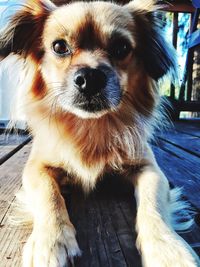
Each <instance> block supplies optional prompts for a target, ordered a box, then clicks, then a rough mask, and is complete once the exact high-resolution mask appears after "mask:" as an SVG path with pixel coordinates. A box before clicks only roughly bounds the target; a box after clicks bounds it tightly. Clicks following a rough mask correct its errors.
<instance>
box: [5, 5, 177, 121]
mask: <svg viewBox="0 0 200 267" xmlns="http://www.w3.org/2000/svg"><path fill="white" fill-rule="evenodd" d="M139 2H140V1H133V2H131V3H129V5H126V6H118V5H116V4H113V3H106V2H90V3H84V2H78V3H72V4H68V5H65V6H62V7H56V6H54V5H53V4H52V3H50V2H49V1H43V0H30V1H28V3H27V5H26V6H25V7H24V8H23V9H22V10H21V11H20V12H18V13H17V14H16V16H15V17H14V18H13V19H12V21H11V24H10V25H9V27H8V28H7V29H6V31H5V32H4V34H3V38H4V39H3V38H1V39H0V46H4V47H5V46H10V43H12V45H11V46H10V49H11V51H13V52H14V53H18V54H20V55H22V56H23V57H26V58H27V59H28V61H29V62H31V64H34V65H35V68H36V69H37V74H36V77H35V78H34V82H33V84H32V86H31V88H30V90H31V94H32V96H33V97H34V98H35V100H37V99H41V98H45V97H47V96H49V98H51V99H54V100H52V101H56V104H57V107H58V108H59V109H61V110H62V112H66V113H68V112H69V113H72V114H75V115H76V116H78V117H81V118H95V117H101V116H103V115H105V114H106V113H108V112H109V113H110V112H117V111H119V110H120V108H121V107H122V106H123V105H127V104H129V105H130V103H128V102H131V105H132V104H133V105H135V109H136V110H138V109H140V110H141V113H145V112H146V111H147V110H148V112H151V110H152V109H153V107H154V104H155V103H154V102H155V101H154V100H155V95H154V94H155V92H152V88H150V86H149V83H150V80H153V79H154V80H156V81H157V80H158V79H159V78H160V77H162V76H163V75H164V74H166V73H167V72H168V71H169V69H170V68H171V67H172V66H173V64H174V61H173V55H170V54H171V50H170V48H168V47H167V46H166V44H165V42H164V39H163V38H162V36H161V35H160V33H159V30H158V28H157V26H156V25H155V22H154V17H153V15H152V9H153V4H152V3H151V1H149V0H148V1H147V0H146V1H143V2H146V3H143V4H142V5H141V4H138V3H139ZM127 99H128V100H127ZM127 101H128V102H127ZM138 103H139V104H138ZM51 105H53V102H51V104H49V106H51Z"/></svg>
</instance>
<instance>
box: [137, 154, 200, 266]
mask: <svg viewBox="0 0 200 267" xmlns="http://www.w3.org/2000/svg"><path fill="white" fill-rule="evenodd" d="M147 159H148V160H146V163H145V166H144V167H143V168H142V169H141V171H140V173H139V174H138V175H137V177H136V179H135V195H136V201H137V222H136V228H137V232H138V237H137V246H138V249H139V250H140V252H141V254H142V261H143V266H145V267H196V266H200V262H199V259H198V257H197V255H196V254H195V253H194V251H193V250H192V249H191V248H190V247H189V245H188V244H187V243H186V242H185V241H184V240H183V239H182V238H181V237H180V236H178V235H177V234H176V232H175V231H174V230H173V228H172V225H171V220H170V216H171V215H170V191H169V190H170V189H169V184H168V181H167V179H166V177H165V176H164V174H163V173H162V172H161V170H160V169H159V167H158V166H157V164H156V162H155V160H154V157H153V154H152V152H151V151H150V149H149V150H148V156H147ZM149 159H150V160H149Z"/></svg>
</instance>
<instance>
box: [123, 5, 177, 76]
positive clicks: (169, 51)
mask: <svg viewBox="0 0 200 267" xmlns="http://www.w3.org/2000/svg"><path fill="white" fill-rule="evenodd" d="M125 7H126V8H128V10H129V12H130V13H131V14H132V16H133V20H134V21H135V26H136V34H137V36H136V38H137V41H136V43H137V47H136V53H137V54H138V56H139V58H141V60H142V61H143V64H144V68H145V69H146V71H147V72H148V74H149V75H150V76H151V77H152V78H153V79H154V80H156V81H157V80H158V79H159V78H161V77H162V76H164V75H165V74H167V73H168V72H170V71H171V73H172V74H173V75H176V68H177V67H176V65H177V64H176V53H175V49H174V48H173V47H172V45H170V44H168V43H167V41H166V40H165V38H164V36H163V34H162V31H161V29H160V25H159V21H158V18H156V15H155V13H156V11H157V10H159V6H156V5H155V1H153V0H143V1H141V0H134V1H131V2H130V3H129V4H127V5H126V6H125Z"/></svg>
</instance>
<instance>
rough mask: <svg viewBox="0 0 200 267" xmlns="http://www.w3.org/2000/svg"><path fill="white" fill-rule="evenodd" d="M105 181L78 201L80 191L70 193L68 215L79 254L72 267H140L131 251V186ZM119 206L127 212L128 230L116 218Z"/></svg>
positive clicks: (122, 220) (133, 243) (135, 250)
mask: <svg viewBox="0 0 200 267" xmlns="http://www.w3.org/2000/svg"><path fill="white" fill-rule="evenodd" d="M106 178H107V179H105V180H103V181H102V182H100V183H99V185H97V189H96V190H95V191H94V192H92V193H90V194H89V195H87V196H84V197H82V196H83V193H80V192H81V190H80V191H79V192H78V191H76V190H73V189H72V191H71V192H72V195H73V198H72V199H71V200H70V203H69V202H68V206H69V213H70V218H71V219H72V222H73V223H74V225H75V227H76V229H77V238H78V240H79V244H80V247H81V249H82V251H83V255H82V257H81V258H80V259H78V260H77V261H76V266H77V267H78V266H80V267H88V266H98V264H100V266H116V267H126V266H131V265H133V264H134V267H141V262H140V257H139V254H138V252H137V249H136V247H135V238H136V234H135V232H134V216H135V209H133V208H132V207H133V206H134V195H133V187H132V185H131V186H130V185H128V187H127V185H126V183H125V186H124V179H122V180H123V182H122V180H121V181H120V180H118V178H116V177H115V178H114V179H113V178H110V177H106ZM116 179H117V180H116ZM124 188H126V190H125V191H124ZM130 188H131V190H130ZM116 193H117V195H116ZM121 202H123V206H124V207H125V206H126V210H129V215H130V220H132V223H131V227H130V225H129V224H127V221H126V219H125V217H124V216H123V215H122V214H120V213H121V209H120V208H119V207H118V205H119V203H121ZM130 203H131V204H130ZM130 207H131V208H130ZM118 209H120V210H119V213H118ZM83 211H87V212H86V213H87V214H88V215H86V216H85V214H84V216H82V215H83ZM80 214H82V215H80ZM88 259H89V262H90V264H89V263H88ZM91 263H92V264H91Z"/></svg>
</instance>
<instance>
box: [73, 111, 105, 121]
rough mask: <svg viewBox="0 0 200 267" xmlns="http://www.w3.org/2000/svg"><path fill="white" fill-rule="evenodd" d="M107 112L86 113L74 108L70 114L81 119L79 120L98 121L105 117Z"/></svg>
mask: <svg viewBox="0 0 200 267" xmlns="http://www.w3.org/2000/svg"><path fill="white" fill-rule="evenodd" d="M108 112H109V111H108V110H101V111H95V112H91V111H86V110H82V109H78V108H74V109H73V111H71V113H73V114H74V115H75V116H77V117H79V118H81V119H98V118H101V117H103V116H104V115H106V114H107V113H108Z"/></svg>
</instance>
